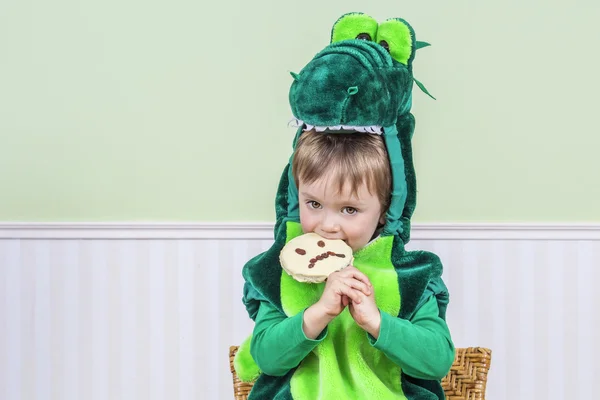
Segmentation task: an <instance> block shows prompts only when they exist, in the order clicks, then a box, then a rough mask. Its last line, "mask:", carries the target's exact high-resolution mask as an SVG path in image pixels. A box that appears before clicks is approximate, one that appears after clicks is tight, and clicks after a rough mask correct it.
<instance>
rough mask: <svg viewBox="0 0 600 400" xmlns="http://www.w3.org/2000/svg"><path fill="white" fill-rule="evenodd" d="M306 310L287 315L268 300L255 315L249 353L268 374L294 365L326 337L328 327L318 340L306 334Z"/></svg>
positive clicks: (278, 372) (275, 374) (280, 374)
mask: <svg viewBox="0 0 600 400" xmlns="http://www.w3.org/2000/svg"><path fill="white" fill-rule="evenodd" d="M303 319H304V311H302V312H299V313H298V314H296V315H295V316H293V317H287V316H285V315H284V314H282V313H281V312H280V311H279V310H277V309H276V308H275V307H274V306H273V305H271V304H270V303H268V302H267V301H261V302H260V307H259V309H258V314H257V316H256V320H255V323H256V324H255V325H254V332H253V334H252V342H251V343H250V354H251V355H252V358H253V359H254V361H255V362H256V364H257V365H258V367H259V368H260V369H261V371H262V372H264V373H265V374H267V375H273V376H282V375H285V374H286V373H288V372H289V370H291V369H292V368H295V367H297V366H298V364H300V362H301V361H302V360H303V359H304V357H306V356H307V355H308V353H310V352H311V351H312V349H314V348H315V347H316V346H317V345H318V344H319V343H321V342H322V341H323V339H325V337H326V336H327V328H325V329H324V330H323V332H321V334H319V336H318V337H317V338H316V339H315V340H312V339H309V338H307V337H306V335H305V334H304V330H303V329H302V322H303Z"/></svg>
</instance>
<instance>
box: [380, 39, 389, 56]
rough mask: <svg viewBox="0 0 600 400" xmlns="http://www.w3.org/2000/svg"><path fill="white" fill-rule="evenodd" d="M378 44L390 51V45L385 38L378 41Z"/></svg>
mask: <svg viewBox="0 0 600 400" xmlns="http://www.w3.org/2000/svg"><path fill="white" fill-rule="evenodd" d="M379 45H380V46H381V47H383V48H384V49H386V50H387V52H388V53H389V52H390V45H389V44H388V42H386V41H385V40H382V41H380V42H379Z"/></svg>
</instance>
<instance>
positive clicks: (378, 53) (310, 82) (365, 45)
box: [238, 13, 448, 398]
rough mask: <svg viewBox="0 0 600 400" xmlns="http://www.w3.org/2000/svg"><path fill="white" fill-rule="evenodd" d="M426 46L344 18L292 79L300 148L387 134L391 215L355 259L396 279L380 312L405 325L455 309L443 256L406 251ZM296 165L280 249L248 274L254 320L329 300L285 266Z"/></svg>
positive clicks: (293, 232) (252, 264)
mask: <svg viewBox="0 0 600 400" xmlns="http://www.w3.org/2000/svg"><path fill="white" fill-rule="evenodd" d="M426 45H427V44H426V43H420V42H417V41H416V39H415V33H414V31H413V29H412V27H411V26H410V25H409V24H408V23H407V22H406V21H404V20H403V19H400V18H394V19H389V20H386V21H384V22H382V23H378V22H377V21H375V20H374V19H373V18H371V17H369V16H367V15H365V14H361V13H351V14H346V15H343V16H342V17H341V18H340V19H339V20H338V21H337V22H336V23H335V24H334V26H333V29H332V33H331V43H330V44H329V45H328V46H327V47H325V48H324V49H323V50H322V51H320V52H319V53H318V54H317V55H316V56H315V57H314V58H313V59H312V60H311V61H310V62H309V63H308V64H307V65H306V66H305V67H304V68H303V69H302V70H301V71H300V72H299V73H292V77H293V82H292V85H291V88H290V92H289V101H290V105H291V109H292V113H293V116H294V118H295V120H296V122H297V124H298V126H299V128H298V130H297V133H296V136H295V139H294V142H293V147H294V149H295V146H296V142H297V141H298V138H299V137H300V135H302V133H303V132H304V131H305V130H310V129H315V130H316V131H317V132H322V133H323V134H332V135H335V134H339V133H340V132H343V133H352V132H368V133H370V134H374V135H382V136H383V138H384V142H385V145H386V149H387V152H388V156H389V161H390V166H391V171H392V194H391V202H390V207H389V209H388V211H387V214H386V218H385V224H384V226H383V230H382V232H381V235H380V237H379V238H378V239H376V240H375V241H374V243H372V244H370V245H368V246H366V247H365V248H364V249H363V250H360V251H358V252H357V253H355V262H356V263H357V264H355V265H358V264H360V263H365V264H369V265H380V266H381V268H380V270H382V271H383V270H384V269H386V268H387V270H388V271H389V272H391V275H387V278H385V279H390V277H392V278H391V279H393V280H394V281H395V283H394V285H395V289H394V290H395V292H396V296H401V299H400V298H397V299H392V297H393V295H392V294H390V295H389V296H387V298H386V296H384V295H383V294H381V296H378V306H379V307H380V309H382V310H384V309H385V311H386V312H388V313H389V314H390V315H392V316H397V317H398V318H406V319H408V318H410V317H411V316H412V315H413V313H414V312H415V310H417V309H418V307H419V306H420V305H421V304H423V302H424V301H425V299H428V298H430V296H431V295H435V296H436V297H437V299H438V306H439V309H440V315H441V316H442V318H444V317H445V309H446V305H447V301H448V296H447V291H446V288H445V286H444V285H443V282H442V281H441V279H440V277H441V271H442V267H441V263H440V261H439V259H438V257H437V256H435V255H434V254H431V253H427V252H422V251H417V252H408V251H406V250H405V244H406V243H408V241H409V239H410V220H411V217H412V214H413V211H414V208H415V201H416V180H415V171H414V167H413V160H412V146H411V139H412V135H413V132H414V128H415V120H414V117H413V115H412V114H411V112H410V110H411V106H412V88H413V86H414V84H415V82H416V81H415V79H414V77H413V60H414V58H415V54H416V51H417V49H418V48H420V47H424V46H426ZM416 83H417V85H418V86H419V87H421V88H422V89H423V90H424V91H425V92H426V90H425V89H424V88H423V87H422V85H421V84H420V83H418V82H416ZM426 93H427V92H426ZM292 157H293V154H292ZM291 161H292V158H290V163H289V164H288V165H287V166H286V167H285V169H284V171H283V174H282V176H281V180H280V183H279V187H278V191H277V196H276V224H275V232H274V233H275V242H274V244H273V246H272V247H271V248H270V249H269V250H268V251H266V252H265V253H262V254H260V255H258V256H256V257H255V258H253V259H252V260H250V261H249V262H248V263H247V264H246V265H245V267H244V270H243V276H244V278H245V280H246V284H245V287H244V299H243V300H244V304H245V306H246V308H247V310H248V313H249V315H250V317H251V318H252V319H254V318H255V317H256V315H257V311H258V307H259V304H260V302H261V301H268V302H270V303H271V304H273V305H274V306H275V307H277V308H278V309H279V310H280V311H281V312H282V313H284V314H286V315H288V316H291V315H295V314H296V313H297V312H299V311H301V310H303V309H304V308H305V307H307V305H310V304H312V303H310V301H313V302H314V299H315V298H316V299H318V297H319V295H320V293H321V292H322V286H321V287H319V286H318V285H316V284H302V283H298V282H296V281H293V279H291V278H290V277H289V276H287V274H286V273H285V272H283V270H282V268H281V265H280V262H279V253H280V251H281V249H282V248H283V246H284V245H285V243H286V242H287V241H289V240H291V239H292V238H294V237H296V236H298V235H300V234H302V233H303V232H302V230H301V226H300V217H299V207H298V190H297V187H296V184H295V183H294V179H293V175H292V171H291V164H292V162H291ZM370 278H371V277H370ZM398 292H399V293H400V295H398V294H397V293H398ZM376 293H377V291H376ZM380 297H381V298H383V300H382V301H383V302H385V301H387V300H386V299H388V300H389V307H388V306H386V305H385V304H379V299H380ZM298 299H300V300H298ZM303 307H304V308H303ZM386 307H388V308H386ZM325 353H326V351H325V350H323V354H325ZM323 357H324V356H323ZM240 369H242V370H243V368H240ZM238 372H239V370H238ZM273 379H276V378H273ZM281 379H288V380H289V379H291V378H290V377H283V378H281ZM402 379H403V380H402V386H403V390H404V393H407V394H408V393H410V392H411V391H413V393H415V394H417V395H418V394H419V393H421V394H426V393H429V394H431V392H432V391H433V392H436V393H440V390H441V388H439V387H437V386H436V387H435V388H433V389H431V388H429V389H423V388H424V387H427V385H428V384H427V383H426V382H425V383H423V382H421V383H419V382H414V381H410V379H408V378H406V377H404V376H403V378H402ZM273 382H275V381H273ZM272 384H273V386H274V387H275V386H276V385H277V384H276V383H272ZM421 390H425V392H426V393H425V392H421ZM441 396H443V394H441ZM409 398H410V397H409Z"/></svg>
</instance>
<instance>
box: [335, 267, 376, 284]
mask: <svg viewBox="0 0 600 400" xmlns="http://www.w3.org/2000/svg"><path fill="white" fill-rule="evenodd" d="M342 271H346V272H347V274H346V275H345V276H346V277H348V278H355V279H358V280H359V281H361V282H364V283H365V285H367V286H371V287H372V286H373V285H372V284H371V281H370V280H369V278H368V277H367V276H366V275H365V274H363V273H362V272H360V271H359V270H358V269H356V268H355V267H346V268H344V269H343V270H342Z"/></svg>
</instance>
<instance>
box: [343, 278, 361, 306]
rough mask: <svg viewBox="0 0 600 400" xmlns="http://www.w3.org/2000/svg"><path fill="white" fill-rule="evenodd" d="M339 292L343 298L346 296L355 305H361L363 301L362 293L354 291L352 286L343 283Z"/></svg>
mask: <svg viewBox="0 0 600 400" xmlns="http://www.w3.org/2000/svg"><path fill="white" fill-rule="evenodd" d="M339 290H340V292H339V293H340V294H341V295H342V296H344V295H346V296H347V297H348V299H349V300H352V302H353V303H357V304H359V303H360V302H361V301H362V299H361V294H360V292H359V291H358V290H355V289H352V288H351V287H350V286H347V285H346V284H344V283H343V282H342V283H341V285H340V288H339Z"/></svg>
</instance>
